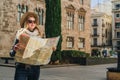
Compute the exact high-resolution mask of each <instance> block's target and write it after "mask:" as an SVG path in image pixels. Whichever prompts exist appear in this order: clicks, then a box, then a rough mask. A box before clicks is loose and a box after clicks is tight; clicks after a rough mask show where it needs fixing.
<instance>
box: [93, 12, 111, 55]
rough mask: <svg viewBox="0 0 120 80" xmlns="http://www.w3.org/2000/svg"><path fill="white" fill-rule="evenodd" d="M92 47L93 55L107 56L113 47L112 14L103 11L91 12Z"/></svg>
mask: <svg viewBox="0 0 120 80" xmlns="http://www.w3.org/2000/svg"><path fill="white" fill-rule="evenodd" d="M91 25H92V26H91V49H92V52H91V54H92V56H98V52H100V53H99V56H104V54H102V52H103V51H105V52H106V56H108V55H109V52H110V51H111V49H112V16H110V15H107V14H106V13H103V12H98V11H97V12H96V11H94V10H93V11H92V14H91Z"/></svg>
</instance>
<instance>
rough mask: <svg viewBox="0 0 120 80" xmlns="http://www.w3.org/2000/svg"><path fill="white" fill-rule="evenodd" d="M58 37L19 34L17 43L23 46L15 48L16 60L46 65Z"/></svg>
mask: <svg viewBox="0 0 120 80" xmlns="http://www.w3.org/2000/svg"><path fill="white" fill-rule="evenodd" d="M58 41H59V37H54V38H45V39H44V38H40V37H35V36H33V37H28V36H24V35H21V36H20V41H19V44H20V46H22V47H23V48H21V49H19V50H17V53H16V56H15V60H16V62H20V63H25V64H31V65H46V64H48V63H49V61H50V58H51V55H52V52H53V50H52V48H53V47H56V46H57V43H58Z"/></svg>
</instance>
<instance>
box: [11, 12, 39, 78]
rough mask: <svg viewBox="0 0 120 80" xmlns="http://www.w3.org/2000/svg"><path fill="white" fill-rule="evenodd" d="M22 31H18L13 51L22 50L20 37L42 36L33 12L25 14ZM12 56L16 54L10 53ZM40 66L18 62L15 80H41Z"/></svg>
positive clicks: (21, 22)
mask: <svg viewBox="0 0 120 80" xmlns="http://www.w3.org/2000/svg"><path fill="white" fill-rule="evenodd" d="M20 25H21V29H20V30H18V31H17V34H16V41H17V42H16V43H15V45H14V46H13V50H15V51H16V50H17V49H20V47H19V45H18V44H17V43H18V42H19V37H20V35H21V34H22V35H23V34H24V35H25V36H40V37H41V32H40V30H39V28H38V17H37V15H36V14H35V13H33V12H27V13H25V14H24V15H23V16H22V18H21V21H20ZM10 55H11V56H14V55H15V52H13V53H12V52H11V53H10ZM39 75H40V65H28V64H23V63H18V62H16V71H15V77H14V80H39Z"/></svg>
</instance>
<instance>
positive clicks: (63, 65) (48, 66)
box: [0, 64, 79, 69]
mask: <svg viewBox="0 0 120 80" xmlns="http://www.w3.org/2000/svg"><path fill="white" fill-rule="evenodd" d="M0 66H3V67H15V64H0ZM69 66H79V65H78V64H58V65H49V64H48V65H42V66H41V69H44V68H56V67H69Z"/></svg>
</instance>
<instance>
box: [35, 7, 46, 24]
mask: <svg viewBox="0 0 120 80" xmlns="http://www.w3.org/2000/svg"><path fill="white" fill-rule="evenodd" d="M35 13H36V14H37V15H38V19H39V25H44V21H43V20H44V9H42V8H35Z"/></svg>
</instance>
